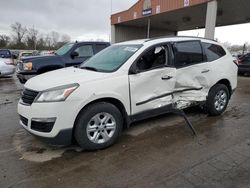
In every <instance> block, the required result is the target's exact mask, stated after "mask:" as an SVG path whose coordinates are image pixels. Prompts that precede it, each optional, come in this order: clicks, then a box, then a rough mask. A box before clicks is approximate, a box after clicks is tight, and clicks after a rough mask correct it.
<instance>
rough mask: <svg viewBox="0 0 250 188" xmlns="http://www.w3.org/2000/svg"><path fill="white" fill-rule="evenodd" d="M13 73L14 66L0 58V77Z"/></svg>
mask: <svg viewBox="0 0 250 188" xmlns="http://www.w3.org/2000/svg"><path fill="white" fill-rule="evenodd" d="M14 73H15V66H14V65H13V64H12V62H11V61H10V59H8V58H0V76H10V75H12V74H14Z"/></svg>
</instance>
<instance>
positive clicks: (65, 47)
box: [55, 43, 74, 55]
mask: <svg viewBox="0 0 250 188" xmlns="http://www.w3.org/2000/svg"><path fill="white" fill-rule="evenodd" d="M73 45H74V43H68V44H65V45H63V46H62V47H61V48H59V49H58V50H57V51H56V52H55V54H56V55H64V54H66V53H67V52H68V51H69V50H70V49H71V48H72V46H73Z"/></svg>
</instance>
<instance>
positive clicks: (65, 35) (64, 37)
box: [61, 34, 71, 43]
mask: <svg viewBox="0 0 250 188" xmlns="http://www.w3.org/2000/svg"><path fill="white" fill-rule="evenodd" d="M70 40H71V38H70V36H69V35H67V34H63V35H62V37H61V42H63V43H68V42H70Z"/></svg>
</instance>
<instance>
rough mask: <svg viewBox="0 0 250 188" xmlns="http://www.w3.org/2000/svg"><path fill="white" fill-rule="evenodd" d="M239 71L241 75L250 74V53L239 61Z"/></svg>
mask: <svg viewBox="0 0 250 188" xmlns="http://www.w3.org/2000/svg"><path fill="white" fill-rule="evenodd" d="M238 62H239V71H238V73H239V74H240V75H244V74H249V73H250V53H247V54H246V55H244V56H242V57H241V58H240V59H239V61H238Z"/></svg>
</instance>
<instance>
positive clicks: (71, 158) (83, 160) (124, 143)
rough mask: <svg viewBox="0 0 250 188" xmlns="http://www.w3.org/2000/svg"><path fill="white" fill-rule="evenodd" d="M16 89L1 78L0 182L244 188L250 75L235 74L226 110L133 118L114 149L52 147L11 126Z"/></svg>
mask: <svg viewBox="0 0 250 188" xmlns="http://www.w3.org/2000/svg"><path fill="white" fill-rule="evenodd" d="M21 89H22V86H21V85H20V84H19V83H18V81H17V80H16V79H15V78H0V143H1V144H0V156H1V157H0V187H25V188H26V187H250V178H249V177H250V123H249V122H250V77H240V78H239V86H238V89H237V91H236V92H235V94H234V95H233V97H232V100H231V102H230V105H229V107H228V109H227V111H226V112H225V113H224V114H223V116H220V117H208V116H206V115H204V114H202V113H200V112H199V110H198V109H189V110H187V111H186V112H187V114H188V117H189V119H190V120H191V122H192V123H193V125H194V127H195V129H196V130H197V133H198V136H197V137H193V136H192V135H191V133H190V130H189V129H188V128H187V127H186V124H185V122H184V121H183V119H182V118H181V117H178V116H174V115H165V116H161V117H157V118H154V119H150V120H147V121H143V122H139V123H135V124H134V125H133V126H132V127H131V128H130V129H128V130H126V131H125V132H124V133H123V135H122V137H121V139H120V140H119V142H118V143H117V144H115V145H114V146H112V147H110V148H108V149H106V150H102V151H97V152H85V151H82V150H81V149H80V148H79V147H77V146H75V145H73V146H70V147H67V148H54V147H49V146H47V145H44V144H43V143H41V142H39V141H38V140H37V139H36V138H34V137H33V136H31V135H29V134H28V133H27V132H26V131H24V130H23V129H22V128H21V127H20V126H19V124H18V115H17V111H16V106H17V102H18V99H19V97H20V93H21Z"/></svg>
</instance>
